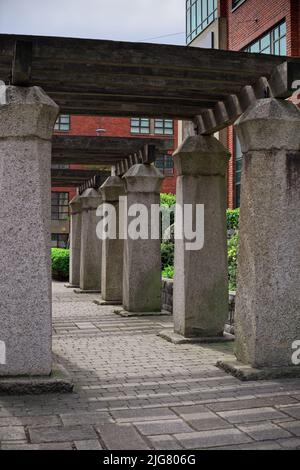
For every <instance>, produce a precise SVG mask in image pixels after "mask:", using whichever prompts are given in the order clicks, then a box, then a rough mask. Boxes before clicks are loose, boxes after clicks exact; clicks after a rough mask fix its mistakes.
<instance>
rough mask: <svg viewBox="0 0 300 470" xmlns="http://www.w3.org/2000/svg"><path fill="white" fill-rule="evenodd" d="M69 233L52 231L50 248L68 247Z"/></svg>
mask: <svg viewBox="0 0 300 470" xmlns="http://www.w3.org/2000/svg"><path fill="white" fill-rule="evenodd" d="M68 241H69V235H68V234H67V233H52V234H51V246H52V248H68Z"/></svg>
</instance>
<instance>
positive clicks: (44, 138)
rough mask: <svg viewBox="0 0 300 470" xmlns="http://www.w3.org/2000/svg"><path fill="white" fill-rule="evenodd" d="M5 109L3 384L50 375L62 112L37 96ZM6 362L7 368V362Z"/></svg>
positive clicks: (0, 285)
mask: <svg viewBox="0 0 300 470" xmlns="http://www.w3.org/2000/svg"><path fill="white" fill-rule="evenodd" d="M6 98H7V104H2V105H0V199H1V205H0V220H1V223H0V240H1V244H0V312H1V314H0V341H3V342H4V343H5V349H6V358H5V364H3V363H0V376H6V375H9V376H12V375H15V376H18V375H30V376H32V375H47V374H50V372H51V365H52V359H51V269H50V220H51V213H50V207H51V197H50V196H51V194H50V192H51V171H50V168H51V136H52V131H53V126H54V123H55V120H56V117H57V113H58V107H57V105H56V104H55V103H54V102H53V101H52V100H51V99H50V98H49V97H48V96H47V95H45V94H44V92H43V91H42V90H41V89H39V88H37V87H33V88H18V87H7V90H6ZM1 362H4V361H3V360H2V361H1Z"/></svg>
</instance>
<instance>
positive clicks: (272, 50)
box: [244, 21, 286, 55]
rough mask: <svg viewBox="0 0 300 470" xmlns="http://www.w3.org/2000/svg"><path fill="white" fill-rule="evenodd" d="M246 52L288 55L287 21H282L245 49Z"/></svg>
mask: <svg viewBox="0 0 300 470" xmlns="http://www.w3.org/2000/svg"><path fill="white" fill-rule="evenodd" d="M244 50H245V51H246V52H257V53H261V54H273V55H286V23H285V21H284V22H283V23H280V24H279V25H277V26H276V27H275V28H273V29H271V30H270V31H268V32H267V33H266V34H264V35H263V36H261V37H260V38H259V39H257V40H256V41H255V42H253V43H251V44H249V46H247V47H246V48H245V49H244Z"/></svg>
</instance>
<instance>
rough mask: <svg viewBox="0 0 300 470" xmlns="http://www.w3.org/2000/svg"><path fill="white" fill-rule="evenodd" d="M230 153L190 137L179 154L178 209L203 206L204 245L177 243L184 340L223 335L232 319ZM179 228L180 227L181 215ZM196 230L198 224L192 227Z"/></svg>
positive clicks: (179, 328)
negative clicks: (190, 247)
mask: <svg viewBox="0 0 300 470" xmlns="http://www.w3.org/2000/svg"><path fill="white" fill-rule="evenodd" d="M228 159H229V153H228V150H227V149H225V147H223V145H222V144H221V143H220V142H219V141H218V140H217V139H216V138H214V137H210V136H197V137H188V138H187V139H186V140H185V141H184V142H183V143H182V145H181V146H180V147H179V148H178V150H177V151H176V152H175V154H174V160H175V167H176V172H177V175H178V176H177V204H178V205H179V206H180V207H183V206H184V205H185V204H189V205H191V206H192V207H193V214H194V217H195V208H196V204H204V246H203V248H202V249H200V250H190V251H189V250H187V249H186V242H187V240H186V238H185V236H184V234H183V231H182V227H181V228H180V232H181V234H183V235H182V237H181V239H180V238H179V237H178V236H177V237H176V238H177V239H176V240H175V278H174V298H173V302H174V304H173V311H174V328H175V333H178V334H180V335H182V336H185V337H197V336H199V337H210V336H211V337H216V336H221V335H222V334H223V330H224V325H225V322H226V320H227V316H228V277H227V276H228V274H227V236H226V178H225V175H226V168H227V162H228ZM176 220H177V222H176V223H177V224H180V222H179V217H178V212H177V213H176ZM193 226H194V225H193Z"/></svg>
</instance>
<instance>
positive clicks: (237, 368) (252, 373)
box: [216, 361, 300, 382]
mask: <svg viewBox="0 0 300 470" xmlns="http://www.w3.org/2000/svg"><path fill="white" fill-rule="evenodd" d="M216 366H217V367H219V369H223V370H225V372H227V373H229V374H231V375H233V376H234V377H236V378H237V379H239V380H241V381H243V382H247V381H255V380H271V379H291V378H298V377H299V378H300V367H298V366H290V367H266V368H263V369H255V368H253V367H251V366H249V365H247V364H242V363H241V362H238V361H218V362H217V364H216Z"/></svg>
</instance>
